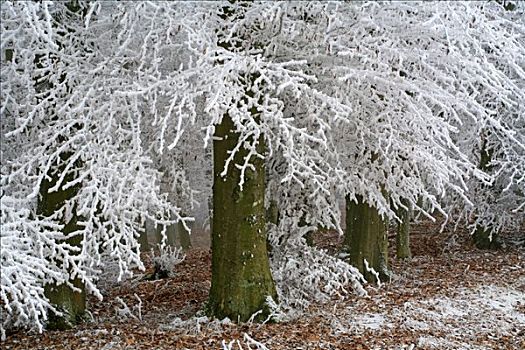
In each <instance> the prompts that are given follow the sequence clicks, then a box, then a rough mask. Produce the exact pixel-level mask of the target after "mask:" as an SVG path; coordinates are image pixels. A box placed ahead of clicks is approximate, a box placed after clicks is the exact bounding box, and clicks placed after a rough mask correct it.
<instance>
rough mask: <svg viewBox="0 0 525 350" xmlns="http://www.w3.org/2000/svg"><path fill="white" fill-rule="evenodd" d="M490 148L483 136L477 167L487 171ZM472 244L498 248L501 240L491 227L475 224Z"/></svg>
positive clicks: (479, 246) (489, 160) (488, 168)
mask: <svg viewBox="0 0 525 350" xmlns="http://www.w3.org/2000/svg"><path fill="white" fill-rule="evenodd" d="M492 153H493V152H492V150H490V149H488V148H487V142H486V139H485V138H484V139H483V140H482V145H481V155H480V161H479V168H480V169H481V170H483V171H486V172H489V171H490V170H491V167H490V162H491V160H492ZM491 190H494V189H493V188H487V191H491ZM472 238H473V240H474V244H475V245H476V247H477V248H479V249H492V250H495V249H499V248H500V247H501V242H500V240H499V237H498V234H497V232H496V231H494V230H493V229H492V227H483V226H479V225H478V226H477V227H476V230H475V231H474V234H473V235H472Z"/></svg>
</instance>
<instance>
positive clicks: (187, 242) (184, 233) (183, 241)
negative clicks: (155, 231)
mask: <svg viewBox="0 0 525 350" xmlns="http://www.w3.org/2000/svg"><path fill="white" fill-rule="evenodd" d="M183 216H184V214H183ZM177 234H178V236H179V242H180V246H181V247H182V249H184V250H185V251H186V250H188V249H190V248H191V237H190V231H188V230H186V228H185V227H184V224H183V223H182V221H179V222H178V223H177Z"/></svg>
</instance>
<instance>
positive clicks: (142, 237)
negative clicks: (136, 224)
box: [139, 228, 149, 252]
mask: <svg viewBox="0 0 525 350" xmlns="http://www.w3.org/2000/svg"><path fill="white" fill-rule="evenodd" d="M139 244H140V251H141V252H147V251H149V243H148V231H147V230H146V228H144V230H143V231H142V232H140V233H139Z"/></svg>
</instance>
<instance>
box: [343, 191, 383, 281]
mask: <svg viewBox="0 0 525 350" xmlns="http://www.w3.org/2000/svg"><path fill="white" fill-rule="evenodd" d="M357 199H358V202H357V203H356V202H354V201H352V200H350V198H349V197H346V232H345V240H344V245H345V247H346V249H348V252H349V254H350V256H349V259H350V264H352V265H353V266H355V267H356V268H357V269H358V270H359V271H360V272H361V273H362V274H363V276H364V277H365V278H366V280H368V281H370V282H374V281H376V277H375V276H374V275H373V274H372V273H371V272H369V271H368V270H367V269H366V267H365V262H364V260H365V259H366V261H367V262H368V266H369V267H372V268H373V269H374V270H375V271H376V272H378V273H379V278H380V279H381V280H382V281H386V280H389V279H390V273H389V271H388V240H387V230H386V223H385V221H384V220H383V218H382V217H381V215H379V213H378V211H377V209H376V208H374V207H371V206H369V205H368V204H367V203H365V202H364V201H363V198H362V196H357Z"/></svg>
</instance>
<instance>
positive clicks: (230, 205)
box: [208, 111, 277, 321]
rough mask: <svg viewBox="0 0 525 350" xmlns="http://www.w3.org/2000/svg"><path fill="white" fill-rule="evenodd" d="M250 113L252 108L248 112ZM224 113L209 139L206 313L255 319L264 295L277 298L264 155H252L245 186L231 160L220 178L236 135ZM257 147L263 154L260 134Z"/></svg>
mask: <svg viewBox="0 0 525 350" xmlns="http://www.w3.org/2000/svg"><path fill="white" fill-rule="evenodd" d="M252 112H254V111H252ZM234 128H235V127H234V124H233V122H232V120H231V118H230V117H229V116H228V115H225V116H224V117H223V120H222V122H221V124H220V125H217V127H216V129H215V136H216V137H217V139H216V140H214V142H213V156H214V157H213V164H214V183H213V218H212V219H213V224H212V228H213V231H212V281H211V290H210V297H209V302H208V311H209V314H210V315H212V316H215V317H217V318H219V319H222V318H224V317H228V318H230V319H231V320H233V321H246V320H248V319H249V318H250V316H252V315H253V314H254V313H255V312H257V311H259V310H262V311H263V312H262V313H260V314H259V315H258V317H257V318H256V319H258V320H260V319H264V318H266V317H267V315H268V309H267V306H266V298H267V297H268V296H270V297H272V298H273V299H274V300H277V293H276V290H275V285H274V282H273V279H272V275H271V272H270V265H269V259H268V252H267V249H266V227H265V226H266V218H265V209H264V190H265V185H264V184H265V179H264V178H265V176H264V175H265V169H264V160H261V159H258V158H257V159H253V163H252V164H253V165H254V167H255V169H254V170H251V169H248V170H247V171H246V173H245V177H246V179H245V183H244V188H243V190H242V191H241V190H240V188H239V181H240V175H241V174H240V170H239V169H237V168H236V167H235V166H234V165H233V164H230V167H229V168H228V173H227V174H226V176H225V177H221V176H220V173H221V172H222V171H223V168H224V164H225V160H226V159H227V158H228V156H229V153H228V151H230V150H232V149H233V148H234V147H235V145H236V144H237V142H238V140H239V135H238V134H237V133H235V132H234V131H233V130H234ZM257 148H258V149H257V151H258V152H259V153H260V154H264V149H265V146H264V143H263V139H262V138H261V139H260V140H259V144H258V146H257ZM247 154H248V151H247V150H246V149H244V148H242V149H241V150H240V151H239V152H238V153H237V154H236V156H235V159H234V162H235V163H237V164H242V162H243V161H244V159H243V158H244V157H245V156H246V155H247Z"/></svg>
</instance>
